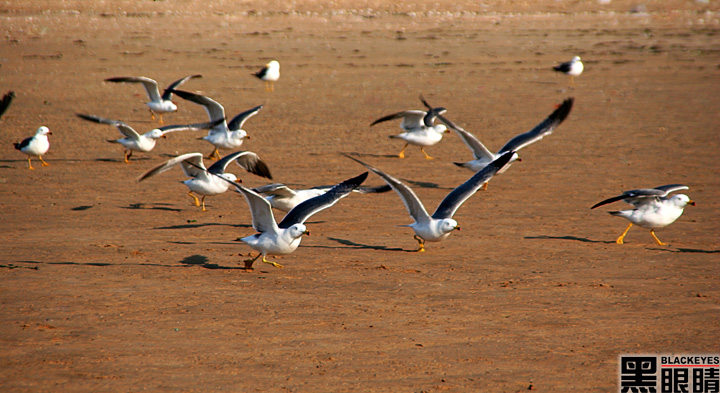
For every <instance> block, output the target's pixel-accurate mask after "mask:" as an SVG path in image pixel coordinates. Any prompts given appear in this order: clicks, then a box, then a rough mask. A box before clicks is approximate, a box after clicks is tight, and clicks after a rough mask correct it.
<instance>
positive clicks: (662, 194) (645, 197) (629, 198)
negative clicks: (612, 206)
mask: <svg viewBox="0 0 720 393" xmlns="http://www.w3.org/2000/svg"><path fill="white" fill-rule="evenodd" d="M689 188H690V187H688V186H686V185H682V184H668V185H665V186H660V187H655V188H644V189H639V190H630V191H625V192H623V193H622V194H621V195H618V196H615V197H612V198H609V199H606V200H604V201H602V202H598V203H596V204H595V205H594V206H593V207H591V209H594V208H596V207H600V206H602V205H607V204H608V203H612V202H616V201H619V200H622V201H623V202H626V203H629V204H631V205H633V206H635V209H632V210H622V211H614V212H608V213H610V214H612V215H613V216H620V217H622V218H625V219H627V220H628V221H630V224H629V225H628V226H627V228H626V229H625V232H623V233H622V235H620V237H619V238H617V240H616V241H615V242H616V243H617V244H623V239H624V238H625V235H627V233H628V231H629V230H630V228H631V227H632V226H633V224H637V225H639V226H641V227H643V228H648V229H650V235H651V236H652V237H653V239H655V242H657V244H658V245H660V246H665V245H667V243H663V242H661V241H660V239H658V238H657V236H655V230H656V229H659V228H664V227H666V226H668V225H670V224H672V223H673V222H675V220H677V219H678V218H680V216H681V215H682V214H683V209H685V206H687V205H692V206H695V202H693V201H692V200H691V199H690V198H689V197H688V196H687V195H685V194H677V195H673V196H668V194H670V193H671V192H674V191H679V190H687V189H689Z"/></svg>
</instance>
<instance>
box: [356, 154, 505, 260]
mask: <svg viewBox="0 0 720 393" xmlns="http://www.w3.org/2000/svg"><path fill="white" fill-rule="evenodd" d="M345 156H346V157H348V158H350V159H351V160H355V161H357V162H359V163H360V164H362V165H364V166H365V167H366V168H367V169H369V170H371V171H373V172H375V174H377V175H378V176H380V177H381V178H383V180H385V182H386V183H387V184H388V185H389V186H390V187H392V188H393V190H395V192H397V193H398V195H400V199H402V201H403V204H405V208H406V209H407V211H408V213H410V216H411V217H412V218H413V220H415V222H414V223H412V224H410V225H407V226H409V227H411V228H412V229H413V230H414V231H415V236H414V238H415V240H417V242H418V244H419V248H418V250H417V252H424V251H425V242H426V241H428V242H439V241H442V240H444V239H445V238H447V237H448V236H450V233H451V232H452V231H454V230H456V229H457V230H460V226H459V225H458V223H457V221H455V220H454V219H453V218H452V217H453V215H454V214H455V211H457V209H458V208H459V207H460V205H462V204H463V203H464V202H465V201H466V200H467V199H468V198H470V197H471V196H473V194H475V193H476V192H477V190H478V189H480V186H481V185H482V184H483V183H485V182H487V181H488V180H490V178H492V177H493V175H494V174H495V173H497V172H498V171H499V170H501V169H502V168H503V167H504V166H505V165H507V164H508V163H509V162H510V161H511V160H512V159H513V158H515V156H516V154H515V152H512V151H510V152H507V153H505V154H503V155H502V156H500V158H498V159H497V160H495V161H493V162H492V163H491V164H490V165H487V166H486V167H485V168H483V169H482V170H480V171H479V172H477V173H475V174H474V175H473V176H472V177H471V178H470V179H468V180H467V181H466V182H465V183H463V184H461V185H459V186H458V187H457V188H455V189H454V190H452V191H450V193H449V194H448V195H447V196H446V197H445V199H443V200H442V202H440V205H438V207H437V209H435V212H434V213H433V215H432V216H430V215H428V213H427V210H425V206H423V204H422V202H421V201H420V199H419V198H418V197H417V195H415V193H414V192H413V190H412V189H411V188H410V187H408V186H406V185H405V184H403V183H402V182H401V181H400V180H398V179H396V178H394V177H392V176H390V175H388V174H387V173H385V172H383V171H381V170H379V169H377V168H375V167H372V166H370V165H368V164H366V163H364V162H362V161H360V160H358V159H357V158H354V157H350V156H348V155H347V154H346V155H345Z"/></svg>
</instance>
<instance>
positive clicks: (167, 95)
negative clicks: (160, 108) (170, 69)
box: [162, 74, 202, 101]
mask: <svg viewBox="0 0 720 393" xmlns="http://www.w3.org/2000/svg"><path fill="white" fill-rule="evenodd" d="M195 78H202V75H200V74H195V75H188V76H186V77H184V78H180V79H178V80H176V81H175V82H173V83H171V84H170V86H168V87H166V88H165V91H163V94H162V99H163V100H166V101H170V100H172V95H173V93H174V92H175V88H176V87H178V86H180V85H182V84H183V83H185V82H187V81H188V80H190V79H195Z"/></svg>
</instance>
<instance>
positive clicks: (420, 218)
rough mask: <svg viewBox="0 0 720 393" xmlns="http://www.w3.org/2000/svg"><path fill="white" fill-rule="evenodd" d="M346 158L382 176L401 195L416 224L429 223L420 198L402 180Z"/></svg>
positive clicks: (428, 217) (428, 216)
mask: <svg viewBox="0 0 720 393" xmlns="http://www.w3.org/2000/svg"><path fill="white" fill-rule="evenodd" d="M345 157H347V158H349V159H351V160H353V161H355V162H358V163H360V164H361V165H363V166H364V167H365V168H367V169H369V170H371V171H373V172H375V174H376V175H378V176H380V177H381V178H382V179H383V180H385V183H387V184H388V185H389V186H390V187H392V189H393V190H395V192H397V193H398V195H400V199H401V200H402V202H403V204H404V205H405V208H406V209H407V211H408V213H409V214H410V216H412V218H413V219H414V220H415V222H428V221H429V220H430V215H428V213H427V210H425V206H423V204H422V202H421V201H420V198H418V197H417V195H415V192H413V190H412V189H411V188H410V187H408V186H406V185H405V184H404V183H403V182H401V181H400V180H398V179H396V178H394V177H392V176H390V175H388V174H387V173H385V172H383V171H381V170H380V169H377V168H375V167H373V166H371V165H369V164H366V163H364V162H362V161H360V160H358V159H357V158H355V157H351V156H349V155H347V154H345Z"/></svg>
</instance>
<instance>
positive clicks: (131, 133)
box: [77, 113, 140, 140]
mask: <svg viewBox="0 0 720 393" xmlns="http://www.w3.org/2000/svg"><path fill="white" fill-rule="evenodd" d="M77 116H78V117H79V118H81V119H84V120H88V121H91V122H93V123H100V124H108V125H111V126H115V127H117V129H118V130H119V131H120V133H122V134H123V135H124V136H125V137H126V138H130V139H133V140H138V139H140V134H138V133H137V131H135V130H134V129H133V128H132V127H130V126H129V125H127V124H125V123H123V122H121V121H120V120H112V119H106V118H104V117H99V116H93V115H85V114H82V113H77Z"/></svg>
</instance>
